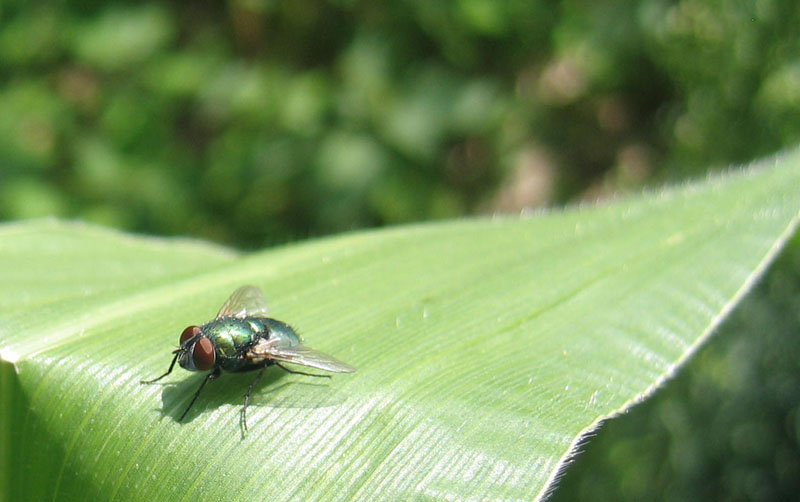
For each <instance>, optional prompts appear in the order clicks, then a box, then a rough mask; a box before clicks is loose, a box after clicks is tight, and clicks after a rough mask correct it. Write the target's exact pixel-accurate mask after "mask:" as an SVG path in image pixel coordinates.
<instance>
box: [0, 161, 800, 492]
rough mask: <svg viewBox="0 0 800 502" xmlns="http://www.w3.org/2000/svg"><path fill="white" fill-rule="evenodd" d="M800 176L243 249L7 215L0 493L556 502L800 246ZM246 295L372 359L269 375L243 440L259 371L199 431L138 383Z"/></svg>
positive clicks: (790, 164)
mask: <svg viewBox="0 0 800 502" xmlns="http://www.w3.org/2000/svg"><path fill="white" fill-rule="evenodd" d="M774 164H777V165H776V166H775V165H774ZM799 183H800V153H798V152H793V153H791V154H789V155H786V156H783V157H780V158H777V159H770V160H767V161H765V162H764V163H763V165H762V166H760V169H751V170H747V171H742V172H738V173H733V174H729V175H726V176H723V177H717V178H714V179H710V180H708V181H706V182H703V183H699V184H696V185H691V186H688V187H685V188H682V189H677V190H676V189H671V190H665V191H661V192H658V193H653V194H650V195H648V196H646V197H641V198H636V199H628V200H622V201H619V202H616V203H614V204H609V205H607V206H601V207H597V208H593V209H586V208H581V209H572V210H568V211H563V212H555V213H552V214H547V215H539V216H537V217H533V218H522V219H504V220H497V221H495V220H491V221H490V220H474V221H460V222H458V221H456V222H444V223H440V224H430V225H417V226H409V227H400V228H396V229H393V230H389V231H377V232H367V233H357V234H350V235H344V236H339V237H335V238H330V239H324V240H318V241H312V242H308V243H305V244H300V245H295V246H287V247H284V248H279V249H274V250H269V251H265V252H262V253H258V254H255V255H251V256H246V257H239V258H237V257H235V256H233V255H232V254H231V253H229V252H226V251H224V250H222V249H218V248H212V247H209V246H206V245H203V244H201V243H186V242H179V241H163V240H154V239H145V238H132V237H128V236H125V235H122V234H118V233H114V232H108V231H104V230H100V229H96V228H93V227H84V226H77V225H69V224H63V223H58V222H32V223H24V224H15V225H6V226H5V227H4V228H2V229H1V230H0V236H2V238H1V239H0V242H2V246H1V247H0V274H2V276H3V278H4V280H3V283H2V284H3V285H2V288H0V356H2V360H4V361H5V363H4V365H5V366H6V367H4V368H0V376H2V378H3V379H4V381H3V382H2V383H0V388H2V389H3V390H4V393H3V394H2V395H0V396H1V397H2V399H0V419H1V420H2V421H3V422H2V423H0V437H2V438H3V439H4V441H3V442H2V443H0V445H2V446H0V447H2V457H0V458H2V461H0V466H3V468H4V469H5V471H4V472H3V473H2V475H0V481H2V482H3V483H4V484H3V485H2V486H0V490H2V492H1V493H3V495H4V499H6V500H41V499H50V500H72V499H80V500H85V499H99V498H103V499H114V500H134V499H135V500H143V499H144V500H165V499H171V498H174V497H176V496H180V497H184V498H187V499H194V498H203V499H208V500H308V499H317V500H321V499H326V500H329V499H340V500H370V499H371V500H375V499H394V500H410V499H420V498H428V499H448V500H465V499H470V498H473V497H480V498H486V499H492V500H497V499H526V500H529V499H534V498H540V497H541V496H542V495H543V494H545V493H546V492H547V491H548V490H550V489H552V488H553V480H554V479H555V478H556V475H557V472H558V470H559V469H560V468H562V467H563V466H564V465H565V462H566V460H567V459H568V458H569V455H570V454H571V453H572V452H573V451H574V448H575V445H576V444H578V443H579V442H580V441H582V440H583V439H582V438H584V435H585V434H586V433H587V432H588V431H591V430H592V429H593V428H594V427H596V425H597V424H598V423H599V422H600V421H601V420H603V419H604V418H606V417H608V416H611V415H613V414H615V413H619V412H622V411H624V410H626V409H627V408H628V407H630V406H631V405H632V404H633V403H636V402H638V401H640V400H642V399H644V398H646V397H647V396H648V395H649V394H650V393H652V392H653V391H654V389H655V388H656V387H657V386H658V385H660V384H661V383H663V382H664V380H665V379H666V378H668V377H669V376H670V375H672V374H673V373H674V372H675V371H676V370H677V368H678V367H679V366H680V365H681V364H682V363H683V362H684V361H685V360H686V359H687V358H688V357H689V356H690V355H691V354H692V353H693V352H694V351H695V350H696V349H697V347H698V345H699V344H700V343H701V342H702V341H703V340H705V338H707V337H708V336H709V334H710V333H711V332H712V330H713V329H714V328H715V327H716V326H717V325H718V323H719V322H720V321H721V319H722V318H724V317H725V315H726V314H727V313H728V312H729V311H730V310H731V309H732V308H733V306H734V305H735V304H736V303H737V302H738V300H739V299H740V298H741V297H742V295H743V294H744V293H745V292H746V291H747V290H748V288H749V287H750V286H751V285H752V284H753V282H754V281H755V280H756V279H757V278H758V276H759V275H760V274H761V273H762V272H763V270H764V269H765V267H766V266H767V265H768V264H769V262H770V261H771V259H772V258H773V257H774V256H775V255H776V253H777V252H778V251H779V250H780V248H781V246H782V245H783V243H784V242H785V240H786V239H787V238H788V237H789V236H790V235H791V234H792V233H793V232H794V229H795V226H796V224H797V221H798V208H800V192H798V190H797V189H796V187H797V186H798V184H799ZM243 283H254V284H257V285H259V286H261V287H263V288H264V289H265V291H266V293H267V295H268V297H269V298H270V299H271V302H272V303H271V308H272V312H274V315H275V316H276V317H278V318H280V319H283V320H286V321H288V322H290V323H292V324H293V325H295V326H296V327H298V328H299V330H300V331H301V332H302V333H303V335H304V336H305V338H306V340H307V342H308V343H309V345H311V346H313V347H315V348H317V349H319V350H322V351H325V352H328V353H330V354H333V355H335V356H337V357H339V358H341V359H342V360H344V361H347V362H348V363H351V364H353V365H355V366H356V367H358V369H359V371H358V372H357V373H355V374H353V375H338V376H336V377H335V378H334V379H333V380H332V381H330V382H323V383H320V382H317V381H309V380H308V379H307V378H303V377H301V376H298V375H287V374H284V373H282V372H280V371H278V370H274V371H270V372H269V373H268V376H267V377H266V379H265V381H264V384H263V385H262V386H260V387H259V389H258V391H257V393H256V397H255V403H254V406H253V407H252V408H251V412H250V414H249V425H250V434H249V435H248V436H247V437H246V438H244V439H240V437H239V428H238V426H237V418H238V416H239V409H240V406H241V396H242V393H243V392H244V390H245V388H246V387H247V385H248V384H249V383H250V381H251V379H252V375H248V374H239V375H224V376H223V378H222V379H220V380H219V381H217V382H215V383H213V384H210V385H209V386H208V388H207V391H205V392H204V394H203V395H201V397H200V399H199V400H198V403H197V404H196V405H195V408H194V409H193V410H192V412H191V413H190V414H189V415H188V417H187V419H186V421H185V423H177V422H176V418H177V417H179V416H180V414H181V413H182V411H183V409H184V408H185V406H186V405H187V400H188V399H189V398H190V397H191V394H192V392H193V391H194V389H195V388H196V386H197V385H198V384H199V382H200V380H201V379H202V376H201V375H193V376H191V375H188V374H185V373H184V372H182V371H180V370H178V371H177V372H175V373H174V374H173V375H171V376H170V377H169V378H168V379H166V380H167V381H166V383H165V384H164V385H155V386H141V385H140V384H139V383H138V382H139V380H140V379H142V378H150V377H154V376H157V375H158V374H160V373H161V372H163V371H164V370H165V369H166V366H167V364H168V362H169V359H170V351H171V350H172V348H173V347H174V344H175V341H176V340H177V337H178V334H179V333H180V331H181V329H182V328H183V327H184V326H185V325H187V324H189V323H198V322H203V321H205V320H207V319H208V318H210V317H212V316H213V314H214V312H216V310H217V308H218V307H219V305H220V304H221V303H222V302H223V300H224V299H225V298H226V296H227V295H228V294H229V293H230V292H231V291H232V290H233V289H234V288H235V287H237V286H239V285H241V284H243ZM8 365H13V367H14V372H13V373H12V372H11V371H10V370H9V368H8V367H7V366H8ZM9 379H13V381H11V382H9V381H8V380H9ZM6 391H7V392H6ZM275 480H280V483H276V482H275Z"/></svg>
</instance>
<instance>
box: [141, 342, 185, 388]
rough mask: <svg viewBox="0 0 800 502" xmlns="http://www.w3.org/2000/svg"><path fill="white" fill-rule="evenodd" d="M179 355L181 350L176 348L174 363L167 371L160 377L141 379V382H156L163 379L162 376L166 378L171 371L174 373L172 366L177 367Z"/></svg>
mask: <svg viewBox="0 0 800 502" xmlns="http://www.w3.org/2000/svg"><path fill="white" fill-rule="evenodd" d="M178 355H179V351H177V350H176V351H175V357H173V358H172V363H171V364H170V365H169V369H168V370H167V372H166V373H164V374H163V375H161V376H160V377H158V378H154V379H152V380H139V383H143V384H144V383H155V382H158V381H159V380H161V379H162V378H164V377H165V376H167V375H169V374H170V373H172V368H174V367H175V361H177V360H178Z"/></svg>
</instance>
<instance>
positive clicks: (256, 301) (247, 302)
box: [217, 286, 267, 319]
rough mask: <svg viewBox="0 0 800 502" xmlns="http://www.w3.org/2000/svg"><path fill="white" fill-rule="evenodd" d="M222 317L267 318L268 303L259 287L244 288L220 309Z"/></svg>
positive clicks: (232, 295)
mask: <svg viewBox="0 0 800 502" xmlns="http://www.w3.org/2000/svg"><path fill="white" fill-rule="evenodd" d="M220 317H239V318H244V317H267V302H266V301H265V300H264V295H263V294H261V290H260V289H258V288H257V287H255V286H242V287H240V288H239V289H237V290H236V291H234V292H233V294H231V296H230V298H228V301H226V302H225V304H224V305H222V308H221V309H219V313H218V314H217V319H219V318H220Z"/></svg>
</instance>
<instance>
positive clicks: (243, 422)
mask: <svg viewBox="0 0 800 502" xmlns="http://www.w3.org/2000/svg"><path fill="white" fill-rule="evenodd" d="M265 369H267V367H266V366H264V367H263V368H261V371H259V372H258V375H256V379H255V380H253V383H251V384H250V387H248V388H247V393H246V394H245V395H244V406H243V407H242V412H241V413H242V414H241V416H240V424H241V427H242V436H243V437H244V435H245V434H246V433H247V407H248V406H249V405H250V394H252V392H253V389H255V388H256V385H258V382H259V380H261V377H262V376H263V375H264V370H265Z"/></svg>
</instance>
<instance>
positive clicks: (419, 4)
mask: <svg viewBox="0 0 800 502" xmlns="http://www.w3.org/2000/svg"><path fill="white" fill-rule="evenodd" d="M798 26H800V3H798V2H796V1H794V0H758V1H754V2H736V1H730V0H642V1H640V2H629V1H623V0H595V1H588V0H583V1H581V0H562V1H560V2H553V1H545V0H524V1H523V0H451V1H448V2H432V1H429V0H401V1H371V2H360V1H356V0H329V1H322V0H308V1H304V2H292V1H279V0H230V1H228V2H204V3H198V2H190V3H185V2H152V3H140V2H103V1H97V0H81V1H73V2H23V1H20V0H8V1H6V2H3V4H2V6H0V219H2V220H9V219H19V218H28V217H36V216H43V215H55V216H61V217H76V218H81V219H86V220H90V221H95V222H99V223H103V224H108V225H113V226H117V227H121V228H124V229H128V230H134V231H141V232H148V233H156V234H163V235H193V236H197V237H202V238H208V239H212V240H215V241H217V242H222V243H227V244H233V245H236V246H238V247H242V248H259V247H264V246H266V245H270V244H274V243H278V242H285V241H288V240H294V239H298V238H303V237H306V236H313V235H321V234H326V233H331V232H337V231H342V230H347V229H352V228H359V227H364V226H377V225H385V224H394V223H400V222H407V221H419V220H424V219H432V218H444V217H455V216H459V215H465V214H476V213H477V214H481V213H491V212H495V211H502V212H515V211H520V210H524V209H526V208H531V207H539V206H545V205H554V204H561V203H564V202H569V201H574V200H580V199H594V198H597V197H603V196H605V195H606V194H608V193H612V192H615V191H624V190H630V189H634V190H635V189H638V188H639V187H641V186H643V185H647V184H651V183H652V184H655V183H660V182H662V181H664V180H674V179H684V178H686V177H687V176H690V175H696V174H698V173H699V172H701V171H703V170H706V169H707V168H708V166H720V167H721V166H724V165H727V164H729V163H731V162H743V161H746V160H749V159H752V158H755V157H757V156H759V155H762V154H766V153H770V152H773V151H775V150H778V149H780V148H783V147H785V146H788V145H790V144H794V143H797V142H798V139H799V138H800V30H798V29H797V27H798ZM796 248H797V246H795V248H794V249H793V251H792V253H793V254H792V256H795V257H796V256H798V255H800V253H799V252H798V251H797V249H796ZM786 260H789V259H788V258H787V259H786ZM781 270H784V271H785V274H786V275H785V278H784V279H774V280H777V281H779V282H780V281H781V280H782V281H783V282H784V283H785V284H784V286H782V287H783V288H784V289H782V290H781V291H783V293H784V294H786V295H788V296H787V298H788V299H787V300H786V301H785V302H783V303H782V302H781V300H780V298H779V297H774V298H773V299H774V300H775V301H774V302H772V303H769V302H767V303H769V304H770V305H772V306H771V307H769V308H768V309H766V310H763V311H759V312H760V313H758V314H757V315H755V314H754V317H755V318H758V319H761V323H760V324H758V326H756V325H755V324H754V325H753V326H755V327H753V328H750V329H751V331H752V330H755V331H754V332H750V331H748V330H746V329H745V330H743V331H744V332H746V334H744V335H742V338H741V339H740V341H738V342H730V341H729V342H728V344H733V345H735V346H736V347H739V345H737V344H741V345H742V346H744V347H745V348H744V349H737V348H735V347H734V348H730V345H728V346H723V347H722V348H714V349H709V353H711V351H712V350H715V351H717V352H713V354H717V355H712V356H709V355H706V354H707V353H705V352H704V354H703V355H701V356H700V357H699V358H698V359H699V361H697V363H700V364H694V365H692V366H694V367H695V368H697V369H694V370H693V372H694V376H692V377H691V381H689V382H688V383H686V382H687V379H688V378H690V377H685V378H682V379H681V380H679V381H678V382H675V384H671V386H670V388H669V389H668V391H667V392H664V393H662V394H665V395H661V396H659V397H658V398H657V399H655V400H653V401H651V402H650V403H648V404H647V405H646V406H644V407H641V409H638V408H637V409H635V410H633V412H632V413H631V415H630V417H628V418H626V419H625V420H620V421H618V422H619V424H617V423H615V422H612V423H611V424H609V425H610V427H608V429H610V431H609V432H606V431H605V429H604V430H602V431H601V432H600V435H601V438H600V439H601V441H597V443H598V444H601V445H604V446H597V447H596V448H595V447H593V446H591V445H590V455H588V456H587V458H591V459H593V460H589V462H593V464H591V465H594V466H593V467H589V468H585V467H582V468H579V469H578V470H577V471H578V472H583V473H584V478H583V479H584V481H580V480H578V481H573V480H574V479H575V478H574V476H568V477H567V482H566V485H567V486H565V493H569V494H572V495H575V496H576V497H577V496H578V494H579V493H580V494H583V495H587V494H591V493H592V492H594V491H595V490H597V491H596V493H598V494H602V493H607V494H608V497H607V498H616V497H618V496H619V497H623V496H627V497H632V498H637V499H638V498H661V497H660V495H661V494H663V493H666V492H664V491H663V488H664V486H665V485H664V484H663V480H664V477H665V476H676V479H689V478H681V477H680V476H681V475H682V474H680V472H684V474H685V472H689V474H688V476H689V477H690V478H691V479H692V481H691V482H686V483H684V484H680V483H679V485H675V486H682V487H683V488H675V490H677V491H675V492H674V493H676V494H678V495H676V498H681V495H686V494H692V493H702V494H703V495H705V496H706V497H704V498H715V494H714V493H712V492H711V491H698V492H693V491H692V490H694V489H698V490H699V489H700V488H698V487H699V486H700V481H698V480H706V481H708V483H710V484H709V486H720V487H721V486H723V485H724V483H723V481H720V479H722V478H725V479H728V480H733V481H732V482H733V484H729V485H725V486H729V487H733V488H729V489H720V491H718V492H716V496H718V497H725V498H727V497H726V495H731V498H736V497H734V496H733V495H732V493H734V492H733V491H732V490H734V489H735V487H737V486H739V485H737V484H736V483H735V482H739V481H738V480H739V476H738V474H737V473H738V472H739V471H737V470H736V468H737V466H738V465H739V464H737V462H739V460H737V459H741V455H742V454H744V455H749V453H747V452H748V451H750V450H749V449H748V448H750V446H747V445H748V444H750V443H747V442H748V441H750V442H751V443H753V444H756V445H757V446H758V444H757V443H758V441H757V440H756V439H754V438H761V437H762V436H763V437H765V440H764V442H763V445H770V448H772V447H774V448H773V450H774V451H778V450H780V452H781V453H779V454H778V453H776V455H780V459H777V460H776V458H777V457H775V458H771V457H770V458H768V457H769V455H762V457H763V458H762V460H763V462H762V463H761V464H759V466H760V467H759V469H762V471H764V472H769V473H771V474H764V476H763V479H766V480H767V481H765V482H764V483H766V484H767V485H769V486H773V487H777V488H774V490H773V491H770V490H762V491H757V492H753V493H755V495H753V496H752V498H763V497H759V496H758V494H762V495H763V494H765V493H766V494H767V496H766V498H769V494H782V493H785V492H783V491H781V490H783V489H785V486H792V487H795V485H791V484H790V485H786V484H785V483H784V481H782V480H785V479H786V476H789V475H791V476H794V477H793V478H792V479H795V480H796V479H800V473H799V472H798V467H797V465H798V460H797V459H798V447H797V444H798V432H797V431H798V430H799V429H798V427H797V424H798V423H800V421H798V416H800V415H798V413H800V412H798V410H797V407H796V406H795V405H794V403H796V402H797V399H796V394H792V391H790V390H781V389H784V388H791V386H792V385H793V386H794V387H793V388H795V389H796V388H798V385H797V383H798V382H797V380H798V375H800V368H798V365H797V363H793V362H790V361H788V360H784V359H781V362H780V366H779V367H780V368H781V369H780V371H779V372H778V373H777V376H776V374H774V373H769V372H767V369H770V370H771V369H772V367H773V361H774V360H776V359H775V358H779V357H785V354H786V353H778V354H776V353H774V350H773V349H771V348H770V347H771V346H772V344H773V343H774V344H777V346H779V347H791V348H793V350H794V352H793V353H794V354H796V353H797V352H796V348H797V347H796V343H795V342H794V341H792V340H791V335H792V334H796V333H797V330H798V327H799V325H800V323H799V322H798V321H797V319H796V312H798V309H797V301H798V300H797V298H798V297H799V296H800V292H798V291H797V289H796V288H790V287H788V286H786V284H789V283H792V281H794V283H796V281H797V278H798V275H797V273H796V270H797V267H795V268H791V267H789V266H784V267H782V268H781ZM792 274H794V275H792ZM774 276H781V273H779V272H775V274H774V275H773V276H771V277H774ZM771 280H773V279H771ZM768 282H769V281H768ZM769 284H772V283H771V282H769ZM765 288H767V286H764V287H762V288H761V290H759V291H760V295H761V296H759V298H763V297H765V295H766V296H769V295H770V294H771V293H769V292H765ZM770 298H772V297H771V296H770ZM759 301H760V300H757V299H755V300H751V301H750V303H748V305H751V307H747V308H755V307H752V305H754V304H756V303H758V302H759ZM792 308H794V309H793V310H792ZM770 309H772V310H770ZM787 312H788V314H787ZM787 315H792V316H795V317H793V318H792V319H791V323H793V324H791V323H789V321H785V316H787ZM784 322H785V323H787V324H782V323H784ZM731 324H733V323H731ZM773 325H780V326H782V327H781V328H780V329H778V328H775V329H774V330H773V329H767V328H764V326H770V327H771V326H773ZM732 329H733V328H729V330H732ZM759 330H760V331H759ZM731 336H732V335H727V338H729V339H730V338H731ZM777 336H783V338H781V339H780V340H783V341H780V340H778V341H776V339H775V338H774V337H777ZM782 344H783V345H782ZM793 344H794V345H793ZM726 351H727V352H726ZM795 359H796V358H795ZM759 361H760V362H759ZM758 364H762V365H764V366H765V368H767V369H764V371H763V374H762V373H760V372H759V371H756V370H753V369H752V367H751V366H752V365H758ZM756 373H757V374H756ZM750 377H752V378H753V379H754V380H753V381H754V382H760V383H759V384H758V385H756V384H752V385H749V384H748V378H750ZM765 378H766V379H767V383H764V382H765V380H763V379H765ZM731 379H732V380H731ZM737 382H738V383H737ZM740 384H741V385H740ZM760 385H767V386H768V389H773V390H774V391H775V392H778V393H780V392H786V394H785V395H784V394H781V395H782V396H784V397H782V398H781V399H782V401H781V403H782V404H781V405H777V404H776V405H774V406H773V405H772V404H769V405H768V406H767V405H764V403H762V402H760V401H758V399H760V398H763V397H764V393H763V392H762V390H761V389H760ZM770 385H771V386H772V387H769V386H770ZM731 386H734V388H731ZM679 389H682V390H679ZM776 389H777V390H776ZM770 392H772V390H770ZM787 395H788V396H792V398H793V399H794V401H793V402H792V403H790V401H791V399H788V398H786V396H787ZM731 400H736V401H737V402H742V403H744V404H745V406H743V407H742V406H739V407H737V406H736V405H734V404H731V403H730V402H729V401H731ZM787 403H788V404H787ZM790 404H791V405H790ZM762 405H763V406H764V409H765V411H764V412H763V413H762V414H761V415H758V412H757V411H753V410H758V409H759V408H758V407H759V406H762ZM781 406H783V407H781ZM676 410H677V411H676ZM681 410H683V411H681ZM715 413H727V415H725V416H724V417H720V416H719V415H714V414H715ZM754 414H755V415H754ZM712 415H713V416H712ZM756 415H757V416H756ZM632 417H639V418H632ZM626 420H627V421H626ZM636 420H638V421H639V422H637V423H643V424H645V426H646V427H645V430H647V431H648V432H646V434H648V435H649V436H648V437H647V438H641V437H639V436H638V435H637V436H635V437H631V436H625V434H626V432H624V431H631V430H635V429H626V427H629V426H628V425H625V424H630V423H631V421H634V422H636ZM737 420H738V421H739V422H736V421H737ZM734 422H736V423H734ZM675 424H677V425H675ZM681 424H689V425H681ZM777 424H784V425H783V426H779V425H777ZM786 424H790V425H786ZM702 426H706V428H713V433H706V432H707V431H705V430H703V429H700V427H702ZM681 427H683V429H681ZM776 427H778V429H780V427H783V429H780V431H785V430H791V431H792V432H791V434H788V433H787V434H788V435H782V434H783V432H780V431H778V432H776V429H775V428H776ZM786 428H788V429H786ZM615 430H616V431H623V432H613V431H615ZM676 430H677V431H678V433H676V432H675V431H676ZM681 431H683V432H681ZM627 433H628V434H632V432H627ZM614 434H616V435H614ZM636 434H639V433H638V432H636ZM603 437H610V438H614V439H612V440H607V443H603V441H602V438H603ZM626 437H627V438H628V439H625V438H626ZM736 438H738V439H736ZM717 443H720V444H722V443H724V444H733V443H736V444H744V446H741V447H740V446H737V447H735V448H732V449H729V450H725V449H718V448H716V446H715V445H716V444H717ZM779 445H784V447H781V448H779V447H778V446H779ZM603 448H605V449H606V450H607V452H608V454H609V455H610V457H609V458H605V457H604V456H603V454H596V453H595V454H592V453H591V451H595V450H597V449H600V450H597V451H601V450H602V449H603ZM644 449H646V451H643V450H644ZM603 451H605V450H603ZM676 452H677V453H676ZM686 452H689V453H686ZM692 452H695V453H697V452H701V455H700V456H699V457H698V456H697V455H695V454H693V453H692ZM706 452H708V454H706ZM742 452H744V453H742ZM737 455H738V457H737ZM698 458H700V460H697V459H698ZM685 459H689V460H686V461H684V460H685ZM579 464H580V462H579ZM668 466H671V467H668ZM787 466H788V467H787ZM676 470H677V471H676ZM678 471H680V472H678ZM676 472H677V474H676ZM587 473H588V474H587ZM591 473H594V474H591ZM665 473H666V474H665ZM787 473H788V474H787ZM631 476H633V477H631ZM598 479H599V481H598ZM630 479H634V481H630ZM712 479H716V480H717V481H713V480H712ZM734 481H735V482H734ZM704 482H705V481H704ZM742 482H744V481H742ZM587 483H588V484H587ZM631 483H633V484H632V485H631ZM715 483H716V484H715ZM753 483H755V484H758V482H753ZM770 483H772V485H770ZM781 483H784V484H781ZM795 483H796V481H795ZM570 485H571V486H572V487H573V488H570ZM601 485H602V486H601ZM578 486H580V487H582V488H580V489H578V488H575V487H578ZM625 486H628V487H630V486H634V488H624V487H625ZM759 486H760V485H759ZM586 487H589V488H586ZM603 487H605V488H603ZM609 487H610V488H609ZM606 488H608V489H609V490H610V491H606V492H603V491H602V490H604V489H606ZM648 490H650V491H648ZM680 490H684V491H680ZM726 490H727V491H726ZM670 493H672V492H670ZM748 493H749V492H748ZM743 497H746V495H743ZM588 498H594V499H596V498H604V497H591V496H588ZM686 498H696V497H686Z"/></svg>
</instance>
